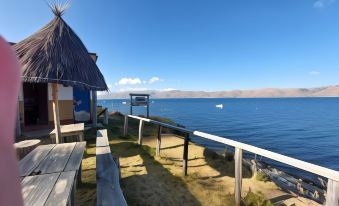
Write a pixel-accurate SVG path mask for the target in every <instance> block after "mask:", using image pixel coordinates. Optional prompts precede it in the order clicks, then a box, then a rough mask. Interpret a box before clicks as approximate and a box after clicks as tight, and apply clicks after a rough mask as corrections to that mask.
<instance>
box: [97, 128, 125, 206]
mask: <svg viewBox="0 0 339 206" xmlns="http://www.w3.org/2000/svg"><path fill="white" fill-rule="evenodd" d="M96 177H97V205H98V206H101V205H102V206H106V205H119V206H120V205H127V203H126V200H125V197H124V195H123V193H122V191H121V188H120V182H119V180H120V170H119V166H118V164H117V162H116V161H114V159H113V157H112V154H111V149H110V147H109V142H108V138H107V130H98V131H97V140H96Z"/></svg>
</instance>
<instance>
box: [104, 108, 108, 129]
mask: <svg viewBox="0 0 339 206" xmlns="http://www.w3.org/2000/svg"><path fill="white" fill-rule="evenodd" d="M104 124H106V125H108V109H107V108H106V110H105V112H104Z"/></svg>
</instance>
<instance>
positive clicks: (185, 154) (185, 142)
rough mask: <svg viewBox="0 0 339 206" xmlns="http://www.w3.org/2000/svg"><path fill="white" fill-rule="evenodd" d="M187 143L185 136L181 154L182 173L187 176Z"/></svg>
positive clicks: (187, 136)
mask: <svg viewBox="0 0 339 206" xmlns="http://www.w3.org/2000/svg"><path fill="white" fill-rule="evenodd" d="M188 142H189V134H187V135H186V136H185V140H184V153H183V164H182V167H183V171H184V175H185V176H186V175H187V166H188V163H187V161H188Z"/></svg>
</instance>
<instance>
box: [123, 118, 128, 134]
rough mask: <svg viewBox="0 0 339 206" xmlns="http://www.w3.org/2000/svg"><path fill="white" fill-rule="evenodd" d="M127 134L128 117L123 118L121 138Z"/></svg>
mask: <svg viewBox="0 0 339 206" xmlns="http://www.w3.org/2000/svg"><path fill="white" fill-rule="evenodd" d="M127 133H128V116H127V115H125V116H124V134H123V136H124V137H126V136H127Z"/></svg>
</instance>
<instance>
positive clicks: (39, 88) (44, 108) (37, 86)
mask: <svg viewBox="0 0 339 206" xmlns="http://www.w3.org/2000/svg"><path fill="white" fill-rule="evenodd" d="M23 92H24V116H25V125H26V126H29V125H46V124H48V96H47V94H48V93H47V83H34V84H33V83H23Z"/></svg>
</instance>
